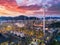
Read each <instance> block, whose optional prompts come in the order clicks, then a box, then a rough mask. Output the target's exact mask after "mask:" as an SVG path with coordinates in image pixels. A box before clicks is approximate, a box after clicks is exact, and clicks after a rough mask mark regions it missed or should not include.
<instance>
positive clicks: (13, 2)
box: [0, 0, 60, 16]
mask: <svg viewBox="0 0 60 45" xmlns="http://www.w3.org/2000/svg"><path fill="white" fill-rule="evenodd" d="M47 4H49V6H50V7H49V8H47V10H48V11H47V12H46V13H47V14H60V1H59V0H45V1H44V0H43V1H42V0H0V16H18V15H27V16H29V15H32V16H33V15H37V14H39V15H40V14H42V12H41V9H42V5H47ZM52 9H53V10H52Z"/></svg>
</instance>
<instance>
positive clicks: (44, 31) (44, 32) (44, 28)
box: [43, 8, 45, 36]
mask: <svg viewBox="0 0 60 45" xmlns="http://www.w3.org/2000/svg"><path fill="white" fill-rule="evenodd" d="M43 33H44V36H45V8H43Z"/></svg>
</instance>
